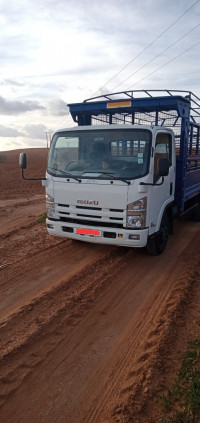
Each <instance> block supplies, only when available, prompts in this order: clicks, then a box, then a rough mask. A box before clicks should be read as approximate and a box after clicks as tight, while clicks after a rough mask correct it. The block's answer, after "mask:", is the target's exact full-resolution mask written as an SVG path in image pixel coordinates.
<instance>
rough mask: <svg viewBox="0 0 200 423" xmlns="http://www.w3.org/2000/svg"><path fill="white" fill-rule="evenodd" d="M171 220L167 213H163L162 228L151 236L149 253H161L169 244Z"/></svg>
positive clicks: (154, 254)
mask: <svg viewBox="0 0 200 423" xmlns="http://www.w3.org/2000/svg"><path fill="white" fill-rule="evenodd" d="M169 228H170V222H169V218H168V216H167V214H166V213H165V214H164V215H163V218H162V221H161V225H160V229H159V231H158V232H157V234H155V236H153V237H152V238H151V237H149V239H148V242H147V253H148V254H150V255H153V256H157V255H159V254H161V253H162V252H163V251H164V250H165V247H166V245H167V241H168V237H169Z"/></svg>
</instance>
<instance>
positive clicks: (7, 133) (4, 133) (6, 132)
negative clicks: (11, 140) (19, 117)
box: [0, 125, 24, 137]
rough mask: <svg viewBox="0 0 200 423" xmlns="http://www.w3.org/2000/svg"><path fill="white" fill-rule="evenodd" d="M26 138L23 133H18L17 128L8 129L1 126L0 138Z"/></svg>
mask: <svg viewBox="0 0 200 423" xmlns="http://www.w3.org/2000/svg"><path fill="white" fill-rule="evenodd" d="M22 136H24V134H23V132H20V131H18V130H17V129H15V128H11V127H9V126H8V127H6V126H3V125H0V137H22Z"/></svg>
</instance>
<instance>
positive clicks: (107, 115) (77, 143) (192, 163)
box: [20, 90, 200, 255]
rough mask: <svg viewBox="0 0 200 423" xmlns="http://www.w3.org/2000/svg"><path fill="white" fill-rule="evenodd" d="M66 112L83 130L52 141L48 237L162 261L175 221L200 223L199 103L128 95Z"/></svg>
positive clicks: (175, 95)
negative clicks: (138, 251)
mask: <svg viewBox="0 0 200 423" xmlns="http://www.w3.org/2000/svg"><path fill="white" fill-rule="evenodd" d="M68 106H69V109H70V113H71V115H72V118H73V119H74V121H75V122H76V124H78V125H76V126H75V127H73V128H68V129H62V130H59V131H57V132H55V133H54V135H53V139H52V143H51V147H50V152H49V159H48V164H47V172H46V178H44V179H43V185H44V186H45V187H46V201H47V220H46V225H47V230H48V232H49V234H50V235H54V236H61V237H67V238H71V239H74V240H80V241H87V242H93V243H101V244H112V245H118V246H125V247H146V248H147V251H148V253H149V254H153V255H157V254H160V253H162V252H163V251H164V249H165V247H166V244H167V240H168V236H169V234H170V233H173V216H174V215H182V214H184V213H188V212H191V213H192V216H193V217H195V218H199V217H200V146H199V144H200V142H199V139H200V124H199V122H200V106H199V99H198V97H197V96H195V95H194V94H192V93H191V92H183V91H173V90H166V91H164V92H163V91H162V92H160V91H159V90H154V91H150V90H146V91H125V92H120V93H113V94H107V95H104V96H101V97H98V98H92V99H88V100H85V101H84V102H82V103H75V104H69V105H68ZM25 161H26V158H25V155H24V153H22V155H21V158H20V166H21V168H22V174H23V169H24V168H25V167H26V163H25ZM23 177H24V174H23ZM24 179H26V178H25V177H24Z"/></svg>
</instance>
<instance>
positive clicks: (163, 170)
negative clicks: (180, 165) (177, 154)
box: [158, 157, 169, 176]
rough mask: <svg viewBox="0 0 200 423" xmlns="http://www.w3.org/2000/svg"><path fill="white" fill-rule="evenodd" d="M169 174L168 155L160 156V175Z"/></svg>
mask: <svg viewBox="0 0 200 423" xmlns="http://www.w3.org/2000/svg"><path fill="white" fill-rule="evenodd" d="M168 174H169V160H168V159H167V157H160V158H159V159H158V175H159V176H167V175H168Z"/></svg>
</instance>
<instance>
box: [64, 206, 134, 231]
mask: <svg viewBox="0 0 200 423" xmlns="http://www.w3.org/2000/svg"><path fill="white" fill-rule="evenodd" d="M66 208H67V210H66ZM81 210H82V213H81ZM57 213H58V215H59V218H60V221H61V222H65V223H71V224H76V225H83V226H89V227H92V226H98V227H105V228H118V229H122V228H125V227H126V211H125V210H123V209H105V208H100V207H94V206H92V207H89V206H76V205H70V204H58V205H57Z"/></svg>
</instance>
